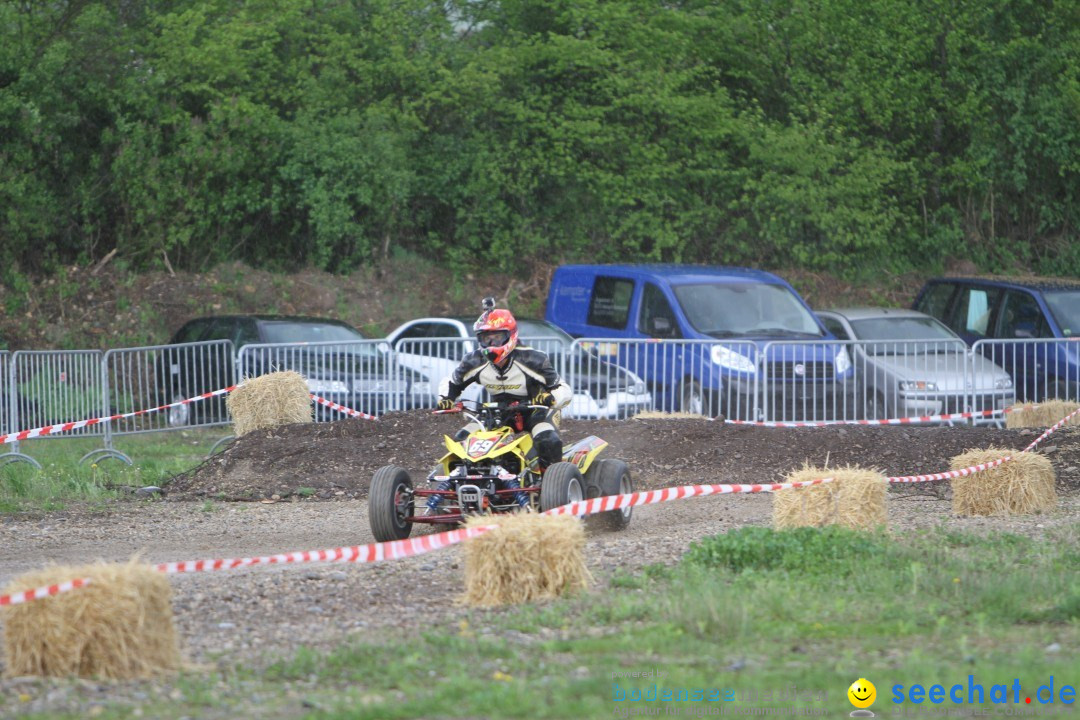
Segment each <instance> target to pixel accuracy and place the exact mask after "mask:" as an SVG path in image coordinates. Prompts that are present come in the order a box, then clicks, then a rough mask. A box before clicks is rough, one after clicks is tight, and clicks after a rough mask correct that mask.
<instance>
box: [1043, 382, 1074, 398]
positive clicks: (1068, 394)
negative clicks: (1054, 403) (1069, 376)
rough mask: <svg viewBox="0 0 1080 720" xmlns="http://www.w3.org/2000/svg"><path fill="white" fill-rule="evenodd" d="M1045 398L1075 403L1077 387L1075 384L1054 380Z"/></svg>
mask: <svg viewBox="0 0 1080 720" xmlns="http://www.w3.org/2000/svg"><path fill="white" fill-rule="evenodd" d="M1047 398H1048V399H1050V400H1066V401H1071V402H1076V401H1077V399H1078V397H1077V385H1076V383H1067V382H1065V381H1064V380H1056V381H1055V382H1054V384H1053V385H1051V386H1050V389H1049V390H1048V391H1047Z"/></svg>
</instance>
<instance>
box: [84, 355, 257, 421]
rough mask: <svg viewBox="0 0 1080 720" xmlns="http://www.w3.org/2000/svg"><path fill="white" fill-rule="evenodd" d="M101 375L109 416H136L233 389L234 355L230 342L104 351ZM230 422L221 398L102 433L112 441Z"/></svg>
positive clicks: (147, 416) (152, 415) (140, 417)
mask: <svg viewBox="0 0 1080 720" xmlns="http://www.w3.org/2000/svg"><path fill="white" fill-rule="evenodd" d="M102 375H103V383H104V386H105V396H106V397H107V398H108V399H109V406H108V409H109V410H110V411H111V412H109V414H118V413H129V412H135V411H137V410H146V409H148V408H154V407H159V406H161V405H166V404H169V403H173V402H177V401H179V400H186V399H187V398H191V397H195V396H197V395H201V394H202V393H206V392H211V391H213V390H220V389H222V388H226V387H229V386H230V385H233V384H234V383H235V382H236V359H235V352H234V350H233V344H232V341H230V340H211V341H208V342H198V343H183V344H179V345H151V346H146V347H134V348H121V349H117V350H109V351H107V352H106V353H105V356H104V358H103V373H102ZM229 422H230V420H229V414H228V412H227V411H226V409H225V398H224V396H221V397H213V398H208V399H206V400H200V401H198V402H193V403H190V404H188V405H179V406H177V407H173V408H169V409H168V410H163V411H161V412H154V413H147V414H145V415H136V416H134V417H130V418H123V419H121V420H117V421H114V422H112V423H110V427H109V428H108V429H107V432H108V435H109V437H111V436H114V435H129V434H135V433H150V432H162V431H165V430H176V429H180V428H199V427H212V426H215V425H227V424H228V423H229Z"/></svg>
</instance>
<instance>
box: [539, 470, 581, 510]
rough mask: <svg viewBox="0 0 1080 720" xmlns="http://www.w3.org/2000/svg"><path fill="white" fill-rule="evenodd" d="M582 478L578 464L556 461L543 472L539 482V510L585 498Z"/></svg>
mask: <svg viewBox="0 0 1080 720" xmlns="http://www.w3.org/2000/svg"><path fill="white" fill-rule="evenodd" d="M584 487H585V483H584V479H583V478H582V477H581V471H580V470H579V469H578V466H577V465H575V464H574V463H570V462H557V463H555V464H554V465H552V466H551V467H549V468H548V469H547V470H546V471H545V472H544V479H543V480H542V481H541V484H540V510H542V511H545V512H546V511H548V510H551V509H552V508H557V507H561V506H563V505H566V504H567V503H572V502H578V501H579V500H583V499H584V498H585V492H584Z"/></svg>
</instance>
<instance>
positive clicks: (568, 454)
mask: <svg viewBox="0 0 1080 720" xmlns="http://www.w3.org/2000/svg"><path fill="white" fill-rule="evenodd" d="M607 446H608V442H607V440H601V439H600V438H598V437H596V436H595V435H590V436H588V437H586V438H582V439H581V440H578V441H577V442H576V443H574V444H573V445H571V446H570V447H568V448H566V449H565V450H563V461H564V462H571V463H574V464H575V465H577V466H578V469H579V470H581V473H582V474H585V471H586V470H588V469H589V466H590V465H592V462H593V460H595V459H596V456H597V455H599V454H600V452H601V451H602V450H603V449H604V448H606V447H607Z"/></svg>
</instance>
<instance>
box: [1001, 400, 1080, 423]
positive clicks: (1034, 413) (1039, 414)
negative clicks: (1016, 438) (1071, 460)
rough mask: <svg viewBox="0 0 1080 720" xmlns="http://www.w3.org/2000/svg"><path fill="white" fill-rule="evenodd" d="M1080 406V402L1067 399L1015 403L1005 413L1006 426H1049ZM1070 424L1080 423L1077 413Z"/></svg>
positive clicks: (1079, 416)
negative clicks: (1022, 403)
mask: <svg viewBox="0 0 1080 720" xmlns="http://www.w3.org/2000/svg"><path fill="white" fill-rule="evenodd" d="M1078 407H1080V404H1078V403H1074V402H1067V401H1065V400H1047V401H1046V402H1042V403H1038V404H1031V403H1028V404H1024V405H1013V406H1012V407H1011V408H1009V410H1010V412H1007V413H1006V414H1005V427H1006V428H1048V427H1050V426H1051V425H1055V424H1057V422H1058V421H1060V420H1061V419H1062V418H1064V417H1065V416H1066V415H1068V414H1069V413H1071V412H1073V411H1074V410H1076V408H1078ZM1065 425H1066V426H1068V425H1080V415H1077V416H1076V417H1074V418H1073V419H1072V420H1070V421H1069V422H1067V423H1065Z"/></svg>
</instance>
